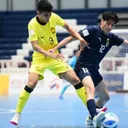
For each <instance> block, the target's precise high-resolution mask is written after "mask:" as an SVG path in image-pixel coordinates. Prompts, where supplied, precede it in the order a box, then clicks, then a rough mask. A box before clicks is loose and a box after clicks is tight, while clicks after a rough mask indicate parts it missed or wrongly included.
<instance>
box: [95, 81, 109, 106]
mask: <svg viewBox="0 0 128 128" xmlns="http://www.w3.org/2000/svg"><path fill="white" fill-rule="evenodd" d="M96 95H97V96H98V98H99V99H98V100H97V102H96V106H97V107H98V108H102V107H103V106H104V105H105V103H106V102H107V101H108V100H109V93H108V90H107V88H106V85H105V83H104V81H103V80H102V81H101V82H100V83H99V84H98V85H97V86H96Z"/></svg>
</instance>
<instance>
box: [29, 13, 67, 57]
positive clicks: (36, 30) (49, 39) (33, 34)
mask: <svg viewBox="0 0 128 128" xmlns="http://www.w3.org/2000/svg"><path fill="white" fill-rule="evenodd" d="M64 24H65V21H64V20H63V19H62V18H61V17H60V16H58V15H57V14H55V13H52V14H51V17H50V19H49V21H48V23H47V24H45V25H41V24H40V23H39V22H38V21H37V19H36V17H34V18H32V19H31V20H30V22H29V24H28V32H29V39H30V41H38V45H39V46H40V47H41V48H43V49H44V50H48V49H52V48H53V47H55V46H56V45H57V44H58V40H57V36H56V26H57V25H58V26H64ZM33 57H34V58H35V57H36V58H40V57H41V58H45V57H44V55H42V54H41V53H39V52H36V51H34V54H33Z"/></svg>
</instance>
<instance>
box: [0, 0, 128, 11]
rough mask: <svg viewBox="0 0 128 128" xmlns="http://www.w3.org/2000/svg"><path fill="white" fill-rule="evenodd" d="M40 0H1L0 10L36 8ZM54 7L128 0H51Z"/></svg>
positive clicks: (125, 4)
mask: <svg viewBox="0 0 128 128" xmlns="http://www.w3.org/2000/svg"><path fill="white" fill-rule="evenodd" d="M37 1H38V0H0V3H1V4H0V11H7V10H12V11H21V10H35V9H36V3H37ZM49 1H50V2H51V4H52V5H53V6H54V9H74V8H75V9H78V8H107V7H128V0H98V2H97V1H96V0H49Z"/></svg>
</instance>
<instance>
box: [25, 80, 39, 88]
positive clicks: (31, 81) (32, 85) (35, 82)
mask: <svg viewBox="0 0 128 128" xmlns="http://www.w3.org/2000/svg"><path fill="white" fill-rule="evenodd" d="M27 85H28V86H29V87H30V88H32V89H34V88H35V86H36V85H37V81H33V80H29V81H28V84H27Z"/></svg>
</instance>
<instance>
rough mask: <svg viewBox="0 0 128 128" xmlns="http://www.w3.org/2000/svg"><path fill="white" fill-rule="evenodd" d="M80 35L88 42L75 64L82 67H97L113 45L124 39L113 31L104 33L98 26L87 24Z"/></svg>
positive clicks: (120, 42) (117, 44)
mask: <svg viewBox="0 0 128 128" xmlns="http://www.w3.org/2000/svg"><path fill="white" fill-rule="evenodd" d="M79 33H80V35H81V36H82V37H83V38H84V40H86V41H87V42H88V43H89V47H90V49H89V48H87V47H85V48H84V50H83V51H82V52H81V54H80V56H79V58H78V61H77V64H76V65H81V66H82V65H83V66H84V67H90V66H91V67H92V66H93V67H95V68H98V67H99V63H100V62H101V60H102V59H103V58H104V56H105V55H106V54H107V52H108V51H109V50H110V48H111V47H112V46H113V45H116V46H119V45H120V44H122V43H123V41H124V39H122V38H119V37H118V36H116V35H115V34H113V33H109V34H107V35H106V34H104V32H103V31H102V30H101V28H100V27H99V26H88V27H87V28H85V29H83V30H81V31H80V32H79Z"/></svg>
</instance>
